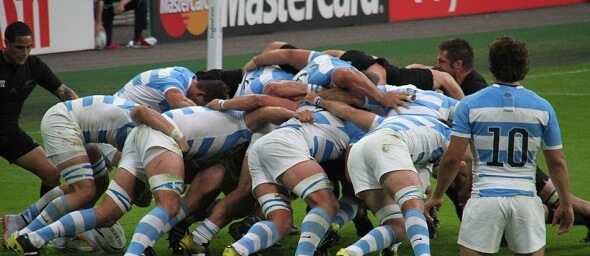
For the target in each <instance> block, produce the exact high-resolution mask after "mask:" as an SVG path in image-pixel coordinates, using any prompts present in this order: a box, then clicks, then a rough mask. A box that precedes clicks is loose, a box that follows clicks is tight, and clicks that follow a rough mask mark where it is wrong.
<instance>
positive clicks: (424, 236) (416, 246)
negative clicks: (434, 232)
mask: <svg viewBox="0 0 590 256" xmlns="http://www.w3.org/2000/svg"><path fill="white" fill-rule="evenodd" d="M404 219H405V220H406V221H405V223H406V233H407V235H408V240H410V243H412V249H413V250H414V255H416V256H423V255H430V236H429V234H428V226H427V225H426V217H424V213H422V211H420V210H418V209H410V210H408V211H406V214H404Z"/></svg>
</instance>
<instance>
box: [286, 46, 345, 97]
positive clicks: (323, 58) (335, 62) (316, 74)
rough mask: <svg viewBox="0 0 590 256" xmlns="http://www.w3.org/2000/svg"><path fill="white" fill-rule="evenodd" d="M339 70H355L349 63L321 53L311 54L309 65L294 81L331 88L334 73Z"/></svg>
mask: <svg viewBox="0 0 590 256" xmlns="http://www.w3.org/2000/svg"><path fill="white" fill-rule="evenodd" d="M338 68H350V69H355V68H354V67H353V66H352V65H351V64H350V63H349V62H346V61H343V60H341V59H338V58H335V57H332V56H330V55H328V54H325V53H321V52H315V51H314V52H311V53H310V56H309V63H307V65H306V66H305V67H303V68H302V69H301V70H300V71H299V72H298V73H297V74H295V76H294V77H293V80H294V81H298V82H302V83H306V84H312V85H318V86H322V87H325V88H331V87H332V86H333V85H332V73H333V72H334V70H336V69H338Z"/></svg>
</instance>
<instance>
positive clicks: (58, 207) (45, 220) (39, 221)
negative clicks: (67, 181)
mask: <svg viewBox="0 0 590 256" xmlns="http://www.w3.org/2000/svg"><path fill="white" fill-rule="evenodd" d="M68 212H70V209H69V207H68V202H67V201H66V198H65V196H60V197H58V198H56V199H54V200H53V201H51V203H49V204H48V205H47V206H46V207H45V209H43V211H42V212H41V213H40V214H39V216H37V218H35V220H33V221H32V222H31V223H29V225H28V226H26V227H25V228H23V229H22V230H21V231H19V235H23V234H27V233H30V232H33V231H36V230H38V229H40V228H42V227H45V226H47V225H49V224H51V223H53V222H54V221H56V220H58V219H59V218H60V217H61V216H64V215H65V214H67V213H68Z"/></svg>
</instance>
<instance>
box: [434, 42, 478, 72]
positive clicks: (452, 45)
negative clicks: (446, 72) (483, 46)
mask: <svg viewBox="0 0 590 256" xmlns="http://www.w3.org/2000/svg"><path fill="white" fill-rule="evenodd" d="M438 49H439V50H440V51H446V52H447V58H449V61H451V64H452V63H454V62H455V61H458V60H460V61H462V62H463V68H464V69H465V70H471V69H473V59H474V58H475V53H474V52H473V48H471V45H469V42H467V40H465V39H463V38H455V39H450V40H446V41H442V42H441V43H440V44H438Z"/></svg>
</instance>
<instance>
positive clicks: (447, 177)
mask: <svg viewBox="0 0 590 256" xmlns="http://www.w3.org/2000/svg"><path fill="white" fill-rule="evenodd" d="M469 141H470V139H469V138H463V137H458V136H451V142H450V143H449V147H448V148H447V150H446V151H445V153H444V155H443V156H442V159H441V160H440V164H439V166H438V176H437V177H436V188H435V189H434V192H433V193H432V196H431V197H430V198H429V199H428V201H426V204H425V205H424V212H425V213H426V214H427V215H428V211H430V209H432V208H433V207H434V208H437V210H438V208H440V207H441V206H442V204H443V196H444V194H445V191H446V190H447V189H448V188H449V186H450V185H451V183H453V180H455V176H457V173H458V172H459V167H460V165H461V161H462V158H463V156H464V154H465V152H466V150H467V146H468V145H469ZM427 217H428V218H429V219H432V217H430V215H428V216H427Z"/></svg>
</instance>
